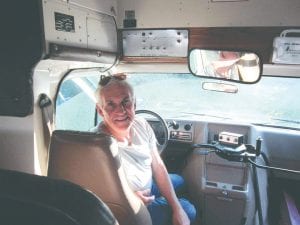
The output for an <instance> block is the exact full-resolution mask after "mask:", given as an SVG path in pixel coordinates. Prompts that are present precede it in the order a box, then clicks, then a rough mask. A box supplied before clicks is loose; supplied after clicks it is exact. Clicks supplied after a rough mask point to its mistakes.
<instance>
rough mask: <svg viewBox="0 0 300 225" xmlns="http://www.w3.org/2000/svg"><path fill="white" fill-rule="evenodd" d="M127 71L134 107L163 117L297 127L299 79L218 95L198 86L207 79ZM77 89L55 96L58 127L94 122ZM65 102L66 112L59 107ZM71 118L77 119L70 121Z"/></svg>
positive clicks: (268, 80)
mask: <svg viewBox="0 0 300 225" xmlns="http://www.w3.org/2000/svg"><path fill="white" fill-rule="evenodd" d="M89 74H90V73H89ZM128 75H129V76H128V78H127V79H128V81H129V83H131V84H132V85H133V87H134V90H135V94H136V103H137V109H148V110H152V111H154V112H157V113H159V114H160V115H161V116H162V117H164V118H166V119H167V118H181V119H187V120H201V119H213V120H234V121H236V122H246V123H252V124H260V125H267V126H279V127H288V128H295V129H300V113H299V112H300V104H298V103H297V102H298V101H297V96H299V95H300V79H299V78H286V77H285V78H284V77H266V76H264V77H262V79H261V80H260V81H259V82H258V83H256V84H237V83H235V85H237V87H238V92H237V93H224V92H215V91H208V90H204V89H202V83H203V82H205V81H210V82H211V81H212V80H209V79H203V78H199V77H195V76H192V75H191V74H153V73H143V74H142V73H130V74H128ZM81 77H82V76H81ZM82 79H83V78H82ZM92 80H93V81H94V82H95V84H94V85H90V86H89V87H90V88H94V89H95V87H96V86H97V81H98V80H99V74H95V75H94V79H91V78H89V81H92ZM214 81H215V80H214ZM77 83H78V82H77ZM68 85H69V86H70V82H69V81H68ZM74 85H76V83H75V82H74ZM62 86H63V83H62V85H61V88H60V89H61V90H64V89H63V88H62ZM77 89H78V88H77ZM77 89H76V95H75V96H74V97H73V98H74V99H73V100H72V99H71V97H70V96H68V101H67V102H65V103H63V102H62V101H61V99H58V100H57V101H59V102H57V105H56V107H57V115H56V123H57V124H56V125H57V128H59V129H76V130H88V129H89V128H91V127H92V126H94V123H95V120H94V117H95V110H94V109H95V102H94V98H91V97H90V95H86V94H85V92H86V90H84V89H82V93H81V94H78V91H77ZM90 91H91V90H89V92H90ZM66 106H67V108H68V110H66V109H64V107H66ZM71 114H74V116H72V115H71ZM87 117H90V118H87ZM78 118H80V120H78ZM72 119H73V121H71V120H72ZM74 121H77V122H76V125H75V122H74ZM78 123H82V124H81V125H80V124H79V125H78ZM75 126H76V128H75Z"/></svg>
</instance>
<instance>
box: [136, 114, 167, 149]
mask: <svg viewBox="0 0 300 225" xmlns="http://www.w3.org/2000/svg"><path fill="white" fill-rule="evenodd" d="M142 113H144V114H149V115H151V116H154V117H155V118H156V119H158V121H159V122H160V124H161V125H162V128H161V129H162V132H163V133H162V135H159V136H158V134H157V133H155V131H154V130H153V131H154V133H155V136H156V139H159V140H160V141H157V150H158V152H159V154H161V153H162V152H163V151H164V150H165V148H166V147H167V145H168V141H169V139H170V134H169V129H168V126H167V123H166V121H165V120H164V119H163V118H162V117H161V116H160V115H158V114H157V113H155V112H153V111H150V110H136V111H135V114H142ZM152 129H153V128H152ZM161 136H163V138H161Z"/></svg>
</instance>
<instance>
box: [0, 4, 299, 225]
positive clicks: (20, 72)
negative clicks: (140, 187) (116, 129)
mask: <svg viewBox="0 0 300 225" xmlns="http://www.w3.org/2000/svg"><path fill="white" fill-rule="evenodd" d="M299 10H300V1H299V0H186V1H182V0H164V1H159V0H85V1H82V0H26V1H15V0H10V1H8V0H5V1H2V4H1V20H0V21H1V22H0V23H1V30H2V32H1V37H0V40H1V41H0V46H1V47H0V63H1V67H0V168H1V169H0V186H1V187H0V199H1V200H0V202H1V204H0V208H1V210H0V223H1V224H2V223H3V224H9V223H7V221H5V220H9V221H10V222H11V223H10V224H26V221H27V219H28V218H29V217H30V218H34V220H29V219H28V221H30V224H103V225H105V224H120V225H141V224H145V225H146V224H147V225H151V224H152V222H151V219H149V215H148V212H147V210H146V208H145V205H143V204H142V203H141V202H138V200H137V199H136V196H134V194H133V193H132V191H131V190H129V188H128V185H127V184H126V180H124V178H122V175H123V172H122V171H120V168H118V166H117V164H118V162H117V160H118V159H117V157H116V154H117V153H116V152H117V149H116V148H115V140H114V138H112V137H107V136H101V135H99V134H95V133H94V132H93V131H92V130H93V128H94V127H95V126H96V125H97V124H98V123H99V122H101V117H100V116H99V115H98V114H97V110H96V99H95V95H94V93H95V90H96V88H97V86H98V82H99V80H100V78H101V76H110V75H113V74H116V73H126V74H127V77H126V79H127V80H128V82H129V83H130V84H131V85H132V86H133V88H134V90H135V95H136V114H137V116H142V117H144V118H146V120H147V121H148V123H149V124H150V125H151V127H152V129H153V130H154V133H155V135H156V138H157V140H158V148H159V151H160V155H161V158H162V159H163V161H164V163H165V165H166V167H167V169H168V172H169V173H178V174H180V175H182V176H183V177H184V179H185V181H186V184H187V188H188V197H189V200H190V201H191V202H192V203H193V204H194V205H195V207H196V209H197V220H196V222H195V225H196V224H197V225H200V224H201V225H296V224H300V214H299V212H300V195H299V190H300V189H299V188H300V183H299V180H300V104H299V99H298V97H299V96H300V47H299V46H300V24H299V21H300V14H299ZM297 99H298V100H297ZM95 146H97V147H95ZM103 149H104V150H103ZM105 149H108V150H106V151H105ZM108 151H109V154H108ZM82 153H83V154H82ZM111 163H112V164H111ZM115 167H116V168H115ZM35 179H41V180H35ZM48 179H49V180H48ZM73 185H74V186H73ZM17 189H20V193H21V192H22V194H19V191H17ZM22 190H23V191H22ZM121 190H122V191H121ZM54 192H59V193H58V195H56V194H54ZM36 195H39V196H38V197H36ZM81 195H82V196H81ZM42 196H43V197H42ZM49 196H50V197H49ZM51 199H55V203H54V200H51ZM58 201H59V202H58ZM32 202H34V204H33V203H32ZM68 202H69V204H67V203H68ZM25 203H26V204H25ZM40 205H43V209H41V208H40V207H41V206H40ZM44 205H45V206H44ZM71 205H73V206H74V207H73V206H71ZM75 205H76V206H75ZM92 205H95V208H92ZM23 206H24V207H23ZM49 206H51V209H50V208H49ZM44 208H45V209H47V211H44ZM53 208H54V209H55V210H53ZM2 209H3V210H2ZM25 209H26V210H25ZM57 209H59V211H60V212H61V211H63V212H64V213H63V214H64V215H63V216H62V215H61V214H58V210H57ZM88 209H90V210H88ZM96 209H97V210H98V211H97V210H96ZM73 210H74V211H73ZM95 210H96V211H97V212H100V211H101V212H102V211H103V213H104V214H103V213H96V211H95ZM104 211H105V212H104ZM7 213H8V214H7ZM4 214H6V215H8V216H4ZM81 214H82V215H84V216H81ZM98 214H100V215H98ZM16 218H22V219H20V220H18V221H17V219H16ZM36 218H38V219H36ZM56 219H58V220H56ZM59 219H62V220H59ZM4 221H5V223H4ZM16 221H17V222H16ZM14 222H15V223H14Z"/></svg>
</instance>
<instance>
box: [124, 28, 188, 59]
mask: <svg viewBox="0 0 300 225" xmlns="http://www.w3.org/2000/svg"><path fill="white" fill-rule="evenodd" d="M121 36H122V51H123V57H147V58H151V57H152V58H153V57H156V58H157V57H159V58H185V57H187V55H188V41H189V32H188V30H187V29H124V30H122V31H121Z"/></svg>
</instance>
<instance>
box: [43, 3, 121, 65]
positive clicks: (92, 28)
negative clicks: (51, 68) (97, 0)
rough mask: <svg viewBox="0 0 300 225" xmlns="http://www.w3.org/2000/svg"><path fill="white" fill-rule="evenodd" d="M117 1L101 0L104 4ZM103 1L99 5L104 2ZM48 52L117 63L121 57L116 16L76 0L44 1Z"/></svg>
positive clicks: (52, 54) (58, 55) (106, 62)
mask: <svg viewBox="0 0 300 225" xmlns="http://www.w3.org/2000/svg"><path fill="white" fill-rule="evenodd" d="M114 2H115V1H110V3H108V2H107V1H101V4H102V5H107V4H112V5H111V6H110V7H111V8H112V9H114V8H113V7H114V6H113V3H114ZM101 4H99V5H101ZM42 10H43V25H44V33H45V51H46V54H47V55H49V56H50V57H51V58H55V59H65V60H80V61H91V62H99V63H104V64H113V63H114V62H115V61H116V56H117V51H118V48H117V27H116V22H115V18H114V16H113V15H108V14H104V13H101V12H99V11H96V9H94V10H91V9H90V8H88V7H87V6H82V5H79V4H77V3H76V2H74V1H56V0H45V1H43V2H42Z"/></svg>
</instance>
